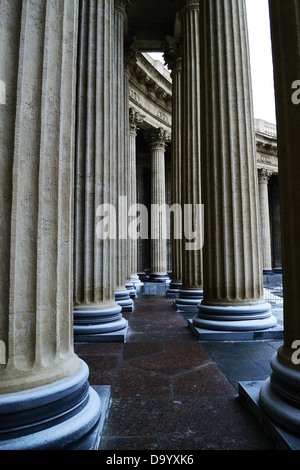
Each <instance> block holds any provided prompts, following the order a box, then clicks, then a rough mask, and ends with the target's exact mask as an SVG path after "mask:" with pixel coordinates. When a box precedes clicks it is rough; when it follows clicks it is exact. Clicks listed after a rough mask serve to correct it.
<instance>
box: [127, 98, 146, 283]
mask: <svg viewBox="0 0 300 470" xmlns="http://www.w3.org/2000/svg"><path fill="white" fill-rule="evenodd" d="M143 118H144V116H142V115H141V114H140V113H139V112H138V111H136V110H135V109H134V108H132V107H131V108H129V152H128V168H129V171H128V179H129V193H128V201H129V203H128V205H129V207H130V206H133V205H135V204H137V167H136V136H137V131H138V126H139V125H140V124H141V123H142V122H143ZM129 248H130V249H129V273H131V281H132V282H133V284H134V286H135V288H136V289H137V291H138V290H139V288H140V286H141V285H142V283H141V281H140V278H139V276H138V274H137V272H138V266H137V264H138V263H137V240H136V239H134V238H129Z"/></svg>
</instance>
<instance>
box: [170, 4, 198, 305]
mask: <svg viewBox="0 0 300 470" xmlns="http://www.w3.org/2000/svg"><path fill="white" fill-rule="evenodd" d="M181 3H182V4H183V5H184V6H183V8H182V9H181V10H180V12H179V19H180V21H181V41H182V85H181V86H182V92H181V93H182V95H181V97H182V98H181V99H182V141H181V152H182V156H181V168H182V179H181V204H182V210H183V220H184V221H185V224H184V230H183V234H182V237H183V238H182V289H181V290H180V291H179V297H178V299H177V300H176V305H177V308H178V309H179V310H183V311H190V312H196V311H197V305H198V304H199V302H200V301H201V299H202V297H203V259H202V258H203V250H202V243H201V241H200V239H201V232H202V230H203V229H202V226H201V225H202V224H201V217H200V216H199V215H200V209H199V208H200V206H201V204H202V196H201V162H200V46H201V44H200V25H199V1H197V0H185V1H183V2H181ZM187 223H188V227H187ZM193 231H196V232H197V235H196V239H195V240H192V239H190V237H191V232H193ZM191 244H194V246H193V247H191V246H190V245H191Z"/></svg>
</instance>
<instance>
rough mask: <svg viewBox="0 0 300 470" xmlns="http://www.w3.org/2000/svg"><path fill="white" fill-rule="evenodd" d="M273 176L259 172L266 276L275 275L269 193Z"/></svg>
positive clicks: (265, 171) (262, 241)
mask: <svg viewBox="0 0 300 470" xmlns="http://www.w3.org/2000/svg"><path fill="white" fill-rule="evenodd" d="M272 174H273V172H272V171H269V170H266V169H265V168H261V169H259V170H258V186H259V205H260V229H261V248H262V260H263V272H264V274H270V273H273V270H272V249H271V227H270V211H269V193H268V183H269V179H270V178H271V176H272Z"/></svg>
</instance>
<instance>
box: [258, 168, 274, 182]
mask: <svg viewBox="0 0 300 470" xmlns="http://www.w3.org/2000/svg"><path fill="white" fill-rule="evenodd" d="M272 175H273V171H272V170H269V169H268V168H259V169H258V181H259V183H268V181H269V179H270V178H271V176H272Z"/></svg>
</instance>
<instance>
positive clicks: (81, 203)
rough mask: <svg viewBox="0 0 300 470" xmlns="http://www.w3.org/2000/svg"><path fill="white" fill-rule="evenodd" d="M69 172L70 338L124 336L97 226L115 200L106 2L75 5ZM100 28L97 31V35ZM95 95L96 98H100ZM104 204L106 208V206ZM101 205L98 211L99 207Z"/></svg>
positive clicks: (110, 244) (108, 242)
mask: <svg viewBox="0 0 300 470" xmlns="http://www.w3.org/2000/svg"><path fill="white" fill-rule="evenodd" d="M80 13H81V14H80V28H79V54H78V70H79V72H78V73H79V78H78V86H77V116H78V119H77V129H76V171H75V250H74V332H75V341H77V342H82V341H85V342H86V341H95V342H99V341H100V342H101V341H104V342H106V341H107V336H108V338H109V340H110V341H114V340H122V341H124V340H125V337H126V332H127V321H126V320H125V319H124V318H123V317H122V314H121V310H122V307H120V305H118V304H117V303H116V301H115V277H114V269H115V264H116V257H117V256H116V241H115V240H112V239H111V238H110V235H108V236H107V234H106V233H104V230H100V228H99V226H98V223H99V220H101V218H100V219H99V215H101V216H104V215H105V210H106V209H105V207H108V205H112V206H113V207H115V204H116V196H115V193H116V181H115V178H113V176H112V174H113V171H114V170H115V166H116V158H115V155H114V153H113V146H112V131H111V129H112V126H111V120H112V113H113V96H112V93H111V91H110V90H111V87H110V76H111V74H112V70H113V64H112V62H111V61H110V57H111V53H112V49H113V43H112V38H113V36H112V33H113V22H112V13H113V9H112V2H111V1H110V0H104V1H102V0H101V1H100V0H92V1H90V2H82V3H81V12H80ZM100 32H101V34H100ZM100 97H101V98H100ZM106 205H107V206H106ZM100 207H103V209H102V210H101V211H100V213H99V208H100Z"/></svg>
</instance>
